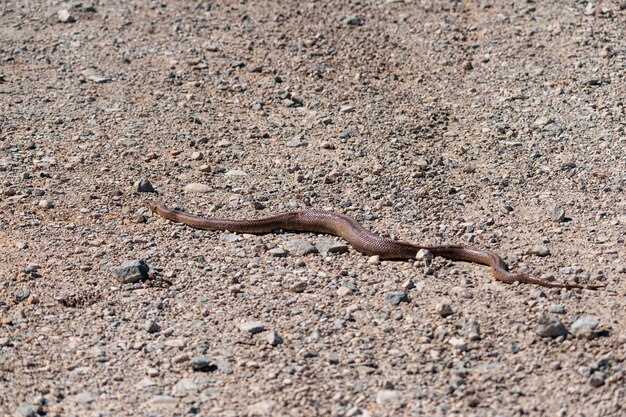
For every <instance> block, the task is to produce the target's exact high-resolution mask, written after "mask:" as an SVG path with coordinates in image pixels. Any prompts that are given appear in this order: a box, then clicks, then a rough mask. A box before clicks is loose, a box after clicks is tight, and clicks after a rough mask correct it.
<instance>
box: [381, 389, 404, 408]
mask: <svg viewBox="0 0 626 417" xmlns="http://www.w3.org/2000/svg"><path fill="white" fill-rule="evenodd" d="M376 403H377V404H378V405H383V406H389V405H391V406H399V405H400V404H401V403H402V395H401V394H400V391H396V390H390V389H381V390H380V391H378V392H377V393H376Z"/></svg>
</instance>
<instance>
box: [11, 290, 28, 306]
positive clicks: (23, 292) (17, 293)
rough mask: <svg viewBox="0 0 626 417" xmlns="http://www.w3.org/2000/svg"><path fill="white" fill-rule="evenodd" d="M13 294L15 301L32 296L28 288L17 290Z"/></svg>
mask: <svg viewBox="0 0 626 417" xmlns="http://www.w3.org/2000/svg"><path fill="white" fill-rule="evenodd" d="M13 296H14V297H15V301H17V302H18V303H19V302H22V301H24V300H26V299H27V298H28V297H30V291H29V290H28V289H23V290H17V291H15V293H14V294H13Z"/></svg>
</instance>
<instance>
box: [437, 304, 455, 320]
mask: <svg viewBox="0 0 626 417" xmlns="http://www.w3.org/2000/svg"><path fill="white" fill-rule="evenodd" d="M435 310H436V311H437V314H439V315H440V316H441V317H448V316H451V315H453V314H454V311H452V307H451V306H450V304H446V303H439V304H437V306H436V307H435Z"/></svg>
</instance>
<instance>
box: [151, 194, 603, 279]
mask: <svg viewBox="0 0 626 417" xmlns="http://www.w3.org/2000/svg"><path fill="white" fill-rule="evenodd" d="M145 206H146V207H147V208H148V209H149V210H150V211H152V212H153V213H155V214H157V215H159V216H161V217H163V218H165V219H168V220H171V221H174V222H178V223H183V224H185V225H187V226H190V227H192V228H195V229H202V230H224V231H230V232H235V233H250V234H266V233H275V232H280V231H291V232H310V233H324V234H330V235H335V236H338V237H341V238H342V239H344V240H345V241H346V242H348V243H349V244H350V245H351V246H352V247H353V248H354V249H356V250H357V251H359V252H361V253H363V254H365V255H369V256H375V255H376V256H378V257H379V259H390V260H410V259H416V257H417V254H418V252H419V251H420V250H426V251H428V252H430V253H431V254H432V256H439V257H442V258H446V259H450V260H453V261H463V262H471V263H476V264H481V265H486V266H489V267H491V273H492V275H493V277H494V278H495V279H496V280H497V281H500V282H503V283H506V284H513V283H515V282H519V283H524V284H534V285H539V286H542V287H547V288H564V289H574V288H586V289H597V288H598V287H600V286H594V285H582V284H571V283H560V282H554V281H546V280H543V279H537V278H532V277H530V276H528V275H526V274H523V273H512V272H509V267H508V265H507V264H506V263H505V262H504V260H502V258H501V257H500V256H499V255H498V254H496V253H495V252H492V251H490V250H486V249H479V248H474V247H471V246H465V245H436V246H428V245H417V244H414V243H409V242H403V241H398V240H392V239H388V238H384V237H381V236H379V235H377V234H375V233H372V232H370V231H368V230H367V229H365V228H364V227H363V226H362V225H361V224H360V223H359V222H357V221H356V220H355V219H353V218H352V217H350V216H347V215H345V214H340V213H336V212H333V211H325V210H298V211H291V212H286V213H281V214H276V215H273V216H269V217H263V218H259V219H252V220H233V219H224V218H216V217H201V216H196V215H193V214H188V213H185V212H183V211H179V210H173V209H171V208H168V207H167V206H166V205H165V204H164V203H163V202H161V201H157V200H146V201H145ZM422 253H423V252H422Z"/></svg>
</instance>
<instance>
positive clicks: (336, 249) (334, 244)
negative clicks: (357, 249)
mask: <svg viewBox="0 0 626 417" xmlns="http://www.w3.org/2000/svg"><path fill="white" fill-rule="evenodd" d="M315 248H316V249H317V251H318V252H319V253H320V255H322V256H328V255H329V254H331V253H346V252H348V245H347V244H345V243H342V242H338V241H336V240H335V239H332V238H323V239H320V240H318V241H317V242H316V243H315Z"/></svg>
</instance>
